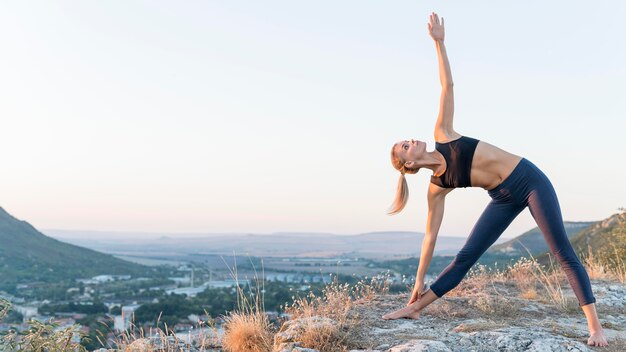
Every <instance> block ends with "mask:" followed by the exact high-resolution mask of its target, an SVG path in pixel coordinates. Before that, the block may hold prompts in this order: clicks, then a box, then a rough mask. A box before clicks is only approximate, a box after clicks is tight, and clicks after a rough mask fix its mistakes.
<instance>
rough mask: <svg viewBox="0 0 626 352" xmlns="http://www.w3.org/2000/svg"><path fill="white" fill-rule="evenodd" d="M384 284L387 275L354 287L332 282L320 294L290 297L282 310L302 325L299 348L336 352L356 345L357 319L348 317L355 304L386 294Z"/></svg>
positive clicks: (359, 283)
mask: <svg viewBox="0 0 626 352" xmlns="http://www.w3.org/2000/svg"><path fill="white" fill-rule="evenodd" d="M388 282H389V274H388V273H387V274H385V275H378V276H375V277H373V278H371V279H368V278H365V279H364V280H361V281H359V282H358V283H357V284H355V285H354V286H351V285H349V284H339V283H338V282H337V281H336V280H334V281H333V282H332V283H330V284H328V285H326V286H325V287H324V289H323V290H322V293H321V295H315V294H314V293H312V292H310V293H309V294H308V295H307V296H305V297H301V298H297V297H293V298H294V302H293V304H292V305H291V306H288V307H287V308H286V310H287V312H289V313H290V314H291V316H292V319H300V320H301V321H302V322H303V324H304V326H303V327H302V330H303V332H302V334H301V336H299V340H300V342H301V343H302V347H306V348H312V349H316V350H318V351H320V352H336V351H348V350H350V348H351V347H354V346H356V345H357V344H358V341H357V336H358V334H359V333H358V332H357V330H358V328H359V327H360V319H359V318H358V317H357V316H356V315H355V314H352V308H353V306H354V304H355V303H363V302H367V301H371V300H372V299H374V298H375V297H376V296H378V295H382V294H386V293H387V292H388V288H389V287H388Z"/></svg>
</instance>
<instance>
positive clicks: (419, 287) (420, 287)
mask: <svg viewBox="0 0 626 352" xmlns="http://www.w3.org/2000/svg"><path fill="white" fill-rule="evenodd" d="M423 292H424V279H420V278H417V279H416V280H415V286H414V287H413V293H411V297H410V298H409V303H407V304H406V305H407V306H409V305H411V304H412V303H413V302H415V301H417V300H419V299H420V298H422V293H423Z"/></svg>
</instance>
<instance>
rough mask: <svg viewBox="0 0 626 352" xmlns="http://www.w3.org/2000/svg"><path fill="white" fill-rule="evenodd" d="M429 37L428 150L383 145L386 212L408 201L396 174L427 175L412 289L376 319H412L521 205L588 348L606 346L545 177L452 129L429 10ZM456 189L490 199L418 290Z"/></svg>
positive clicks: (434, 19) (439, 42)
mask: <svg viewBox="0 0 626 352" xmlns="http://www.w3.org/2000/svg"><path fill="white" fill-rule="evenodd" d="M428 31H429V33H430V36H431V37H432V38H433V40H434V41H435V44H436V47H437V55H438V58H439V60H438V61H439V75H440V79H441V85H442V93H441V102H440V111H439V116H438V118H437V123H436V125H435V141H436V142H437V143H436V147H435V150H434V151H432V152H428V151H426V143H424V142H422V141H418V140H413V139H411V140H406V141H401V142H398V143H396V144H395V145H394V146H393V148H392V150H391V161H392V164H393V166H394V167H395V168H396V169H397V170H398V171H400V173H401V174H400V180H399V183H398V190H397V194H396V199H395V201H394V203H393V205H392V208H391V210H390V214H396V213H398V212H400V211H401V210H402V209H403V208H404V206H405V204H406V201H407V199H408V188H407V183H406V179H405V178H404V174H414V173H417V171H418V170H419V169H421V168H426V169H429V170H431V171H432V172H433V176H432V177H431V182H430V184H429V188H428V220H427V224H426V235H425V237H424V241H423V243H422V251H421V255H420V263H419V267H418V270H417V277H416V282H415V288H414V289H413V293H412V295H411V298H410V300H409V303H408V305H407V306H406V307H404V308H402V309H400V310H397V311H395V312H393V313H390V314H387V315H385V316H383V319H399V318H410V319H417V318H418V317H419V313H420V311H421V310H422V309H423V308H424V307H426V306H428V305H429V304H430V303H432V302H434V301H435V300H436V299H438V298H440V297H442V296H443V295H444V294H446V293H447V292H449V291H450V290H452V289H453V288H454V287H456V286H457V285H458V284H459V283H460V282H461V280H462V279H463V277H464V276H465V274H466V273H467V272H468V271H469V269H470V268H471V267H472V265H474V263H476V261H477V260H478V258H479V257H480V256H481V255H482V254H483V253H484V252H485V251H486V250H487V248H489V247H490V246H491V245H492V244H493V243H494V242H495V241H496V240H497V239H498V237H500V235H501V234H502V232H504V230H505V229H506V228H507V227H508V225H509V224H510V223H511V222H512V221H513V219H514V218H515V217H516V216H517V215H518V214H519V213H520V212H521V211H522V210H524V209H525V208H526V207H528V208H529V209H530V212H531V214H532V216H533V218H534V219H535V221H536V222H537V225H538V226H539V228H540V229H541V231H542V233H543V235H544V238H545V239H546V241H547V242H548V245H549V247H550V251H551V252H552V253H553V254H554V255H555V256H556V257H557V259H558V261H559V263H560V264H561V266H562V267H563V269H564V271H565V273H566V274H567V279H568V281H569V283H570V285H571V287H572V288H573V290H574V293H575V294H576V297H577V298H578V301H579V304H580V306H581V307H582V310H583V312H584V313H585V316H586V317H587V324H588V326H589V332H590V337H589V339H588V341H587V343H588V344H589V345H592V346H608V343H607V341H606V338H605V336H604V332H603V331H602V326H601V325H600V322H599V321H598V316H597V314H596V309H595V304H594V302H595V298H594V296H593V293H592V292H591V285H590V283H589V276H588V275H587V272H586V271H585V269H584V267H583V266H582V264H581V262H580V260H579V259H578V257H577V256H576V253H575V252H574V250H573V248H572V246H571V244H570V242H569V240H568V239H567V234H566V232H565V228H564V227H563V220H562V217H561V210H560V207H559V203H558V200H557V197H556V193H555V192H554V189H553V187H552V185H551V183H550V181H549V180H548V178H547V177H546V176H545V175H544V174H543V172H541V170H539V169H538V168H537V167H536V166H535V165H534V164H532V163H531V162H530V161H528V160H526V159H524V158H521V157H519V156H517V155H514V154H511V153H508V152H506V151H504V150H502V149H499V148H497V147H495V146H493V145H490V144H488V143H485V142H483V141H478V140H476V139H473V138H469V137H466V136H462V135H460V134H459V133H457V132H456V131H455V130H454V128H453V126H452V117H453V114H454V94H453V89H452V88H453V84H452V74H451V72H450V65H449V63H448V57H447V54H446V48H445V46H444V43H443V42H444V22H443V18H442V19H441V21H439V17H438V16H437V14H436V13H433V14H431V15H430V22H429V24H428ZM457 187H482V188H484V189H486V190H487V191H488V192H489V196H490V197H491V198H492V200H491V202H490V203H489V205H488V206H487V208H486V209H485V211H484V212H483V214H482V215H481V216H480V218H479V219H478V222H477V223H476V225H475V226H474V228H473V229H472V232H471V234H470V235H469V237H468V239H467V242H466V243H465V245H464V246H463V248H462V249H461V251H460V252H459V253H458V254H457V255H456V257H455V259H454V260H453V261H452V263H451V264H450V265H448V267H446V268H445V269H444V270H443V271H442V272H441V274H439V276H437V279H436V280H435V282H433V284H432V285H430V287H429V289H428V290H426V291H425V292H422V291H423V287H424V276H425V275H426V271H427V269H428V266H429V264H430V260H431V259H432V255H433V250H434V248H435V242H436V239H437V233H438V232H439V227H440V225H441V221H442V218H443V211H444V202H445V197H446V195H447V194H448V193H450V192H451V191H452V190H453V189H454V188H457Z"/></svg>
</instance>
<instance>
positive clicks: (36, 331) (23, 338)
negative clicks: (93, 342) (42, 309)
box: [0, 298, 86, 352]
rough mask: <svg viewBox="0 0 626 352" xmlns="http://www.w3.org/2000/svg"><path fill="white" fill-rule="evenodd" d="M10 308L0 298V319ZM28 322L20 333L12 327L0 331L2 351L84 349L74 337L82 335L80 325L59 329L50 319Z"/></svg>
mask: <svg viewBox="0 0 626 352" xmlns="http://www.w3.org/2000/svg"><path fill="white" fill-rule="evenodd" d="M10 309H11V303H10V302H9V301H7V300H5V299H2V298H0V321H2V319H4V317H5V316H6V315H7V314H8V312H9V310H10ZM28 324H29V327H28V329H27V330H26V331H24V332H21V333H18V332H17V331H15V330H13V329H11V330H9V331H3V332H2V333H0V336H1V338H0V349H1V350H2V351H5V350H8V351H56V352H70V351H71V352H75V351H86V349H85V347H83V346H81V345H80V343H79V342H76V341H75V337H82V336H83V335H82V334H81V333H80V329H79V328H80V327H79V326H78V325H76V324H75V325H72V326H70V327H66V328H64V329H59V325H58V324H56V323H54V322H53V321H52V320H50V321H48V322H39V321H37V320H30V321H29V322H28Z"/></svg>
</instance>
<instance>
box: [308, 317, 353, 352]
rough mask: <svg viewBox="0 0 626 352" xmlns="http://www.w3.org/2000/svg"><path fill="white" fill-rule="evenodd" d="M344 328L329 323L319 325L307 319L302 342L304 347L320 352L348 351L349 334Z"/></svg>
mask: <svg viewBox="0 0 626 352" xmlns="http://www.w3.org/2000/svg"><path fill="white" fill-rule="evenodd" d="M345 327H346V324H344V325H343V326H340V325H337V324H332V323H331V324H329V323H326V324H324V323H319V322H315V321H314V320H312V319H307V320H306V323H305V326H304V328H303V332H302V334H301V335H300V342H301V343H302V346H303V347H306V348H313V349H316V350H318V351H320V352H336V351H347V350H348V347H347V346H346V344H347V342H348V337H349V335H348V333H347V331H346V330H344V328H345Z"/></svg>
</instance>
